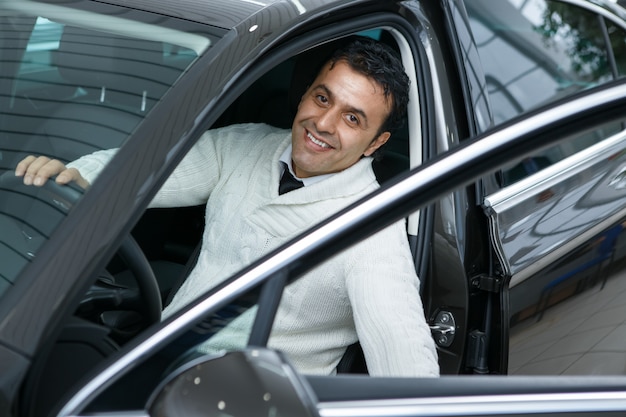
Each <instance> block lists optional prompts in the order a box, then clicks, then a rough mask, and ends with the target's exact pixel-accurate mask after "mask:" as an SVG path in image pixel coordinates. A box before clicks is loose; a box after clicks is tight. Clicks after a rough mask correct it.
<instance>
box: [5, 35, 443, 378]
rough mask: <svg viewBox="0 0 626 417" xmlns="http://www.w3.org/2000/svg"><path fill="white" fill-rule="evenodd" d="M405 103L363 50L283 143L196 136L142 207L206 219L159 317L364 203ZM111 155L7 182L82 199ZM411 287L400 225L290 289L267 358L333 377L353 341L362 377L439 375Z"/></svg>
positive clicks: (33, 169) (239, 334)
mask: <svg viewBox="0 0 626 417" xmlns="http://www.w3.org/2000/svg"><path fill="white" fill-rule="evenodd" d="M407 102H408V77H407V76H406V74H405V73H404V70H403V68H402V65H401V63H400V61H399V60H398V59H397V57H395V56H394V54H393V53H392V52H391V51H390V50H388V49H387V48H386V47H385V46H383V45H382V44H380V43H378V42H376V41H373V40H370V39H367V38H361V39H357V40H354V41H352V42H350V43H349V44H348V45H346V46H345V47H344V48H342V49H340V50H339V51H337V52H336V53H335V55H333V57H332V58H331V59H330V60H329V61H328V62H327V63H326V64H325V65H324V66H323V67H322V68H321V70H320V71H319V73H318V75H317V78H315V80H314V81H313V82H312V84H311V85H310V87H309V88H308V89H307V90H306V92H305V93H304V95H303V96H302V99H301V101H300V104H299V106H298V111H297V114H296V116H295V118H294V121H293V125H292V129H291V132H290V131H287V130H282V129H276V128H273V127H270V126H267V125H259V124H244V125H233V126H228V127H225V128H221V129H215V130H211V131H209V132H207V133H206V134H205V135H204V136H203V137H202V138H201V139H200V140H199V141H198V143H197V144H196V145H195V146H194V148H193V149H192V150H191V151H190V152H189V154H188V155H186V157H185V158H184V160H183V161H182V162H181V164H180V165H179V166H178V167H177V168H176V170H175V171H174V173H173V174H172V175H171V176H170V178H169V179H168V180H167V181H166V183H165V184H164V185H163V187H162V188H161V190H160V191H159V193H158V194H157V196H156V197H155V199H154V200H153V201H152V203H151V207H172V206H184V205H196V204H203V203H206V207H207V208H206V227H205V231H204V236H203V243H202V249H201V253H200V256H199V259H198V262H197V264H196V266H195V268H194V269H193V271H192V272H191V273H190V275H189V277H188V278H187V279H186V281H185V282H184V283H183V285H182V286H181V287H180V289H179V290H178V291H177V292H176V295H175V297H174V298H173V300H172V302H171V303H170V304H169V305H168V306H167V308H166V309H165V310H164V315H165V316H167V315H169V314H171V313H172V312H173V311H176V310H178V309H180V308H181V307H183V306H184V305H186V304H187V303H188V302H189V301H190V300H191V299H193V298H195V297H197V296H198V295H200V294H201V293H203V292H204V291H206V290H208V289H209V288H211V287H213V286H215V285H216V284H217V283H218V282H220V281H221V280H223V279H225V278H227V277H228V276H230V275H231V274H233V273H235V272H237V271H238V270H240V269H241V268H242V267H244V266H245V265H248V264H249V263H251V262H253V261H254V260H256V259H258V258H259V257H261V256H262V255H264V254H266V253H267V252H269V251H270V250H271V249H273V248H276V247H277V246H279V245H280V244H282V243H284V242H286V241H287V240H289V239H290V238H292V237H294V236H295V235H296V234H298V233H300V232H301V231H303V230H304V229H305V228H307V227H309V226H312V225H314V224H316V223H317V222H319V221H320V220H322V219H323V218H325V217H327V216H329V215H331V214H333V213H335V212H337V211H339V210H340V209H342V208H344V207H346V206H347V205H348V204H350V203H351V202H353V201H356V200H357V199H359V198H361V197H362V196H364V195H366V194H368V193H370V192H372V191H373V190H375V189H376V188H377V187H378V184H377V182H376V178H375V176H374V173H373V170H372V164H371V162H372V157H371V156H372V155H373V154H374V153H375V152H376V151H377V150H378V149H379V148H380V147H381V146H382V145H384V144H385V142H387V140H389V138H390V136H391V133H390V130H391V128H392V127H393V125H394V123H396V122H397V121H398V120H401V119H402V118H403V116H404V114H405V112H406V104H407ZM114 152H115V150H105V151H101V152H96V153H95V154H92V155H88V156H86V157H83V158H80V159H79V160H77V161H74V162H73V163H71V164H69V165H68V167H65V166H64V165H63V164H62V163H61V162H59V161H50V160H48V159H46V158H41V157H40V158H34V157H28V158H26V159H25V160H24V161H22V162H21V163H20V164H19V165H18V167H17V168H16V175H18V176H22V175H23V176H24V183H26V184H35V185H42V184H43V183H44V182H45V181H46V180H47V179H48V178H49V177H50V176H52V175H56V174H58V175H57V178H56V181H57V182H58V183H62V184H63V183H68V182H70V181H76V182H77V183H78V184H79V185H81V186H83V187H87V186H88V185H89V183H91V182H92V181H93V180H94V179H95V178H96V176H97V174H98V173H99V172H100V170H101V169H102V167H104V166H105V165H106V163H107V162H108V161H109V159H110V158H111V157H112V155H113V154H114ZM289 172H290V173H291V174H293V175H294V176H295V177H296V178H298V179H299V180H300V181H301V183H302V185H303V187H301V188H297V189H295V190H292V191H289V192H284V193H282V192H281V191H279V183H280V178H281V177H282V176H283V175H284V173H289ZM418 286H419V281H418V279H417V276H416V273H415V268H414V265H413V260H412V257H411V253H410V250H409V247H408V243H407V239H406V232H405V227H404V224H403V222H399V223H396V224H394V225H392V226H391V227H389V228H387V229H385V230H383V231H381V232H379V233H377V234H376V235H374V236H373V237H372V238H370V239H368V240H366V241H364V242H361V243H359V244H357V245H355V246H354V247H353V248H351V249H349V250H347V251H345V252H343V253H340V254H337V255H336V256H335V257H333V258H332V259H330V260H329V261H328V262H326V263H324V264H323V265H321V266H319V267H318V268H316V269H315V270H313V271H312V272H310V273H308V274H307V275H306V276H304V277H303V278H301V279H300V280H298V281H296V282H294V283H293V284H291V285H289V286H288V287H287V288H286V289H285V291H284V294H283V296H282V299H281V303H280V307H279V310H278V313H277V316H276V320H275V322H274V325H273V328H272V333H271V336H270V340H269V346H270V347H273V348H277V349H280V350H283V351H284V352H286V353H287V355H288V356H289V358H290V360H291V361H292V362H293V363H294V365H295V366H296V367H297V368H299V369H300V370H301V371H302V372H304V373H313V374H332V373H333V372H334V371H335V368H336V366H337V363H338V362H339V360H340V359H341V356H342V355H343V353H344V352H345V349H346V347H347V346H349V345H350V344H352V343H354V342H356V341H357V340H359V341H360V343H361V346H362V347H363V351H364V353H365V357H366V361H367V366H368V371H369V372H370V374H371V375H406V376H436V375H438V373H439V370H438V364H437V354H436V350H435V347H434V343H433V340H432V337H431V335H430V330H429V328H428V326H427V325H426V321H425V319H424V313H423V307H422V305H421V301H420V297H419V291H418ZM253 313H254V310H250V311H249V312H247V313H245V314H244V315H242V316H240V317H239V318H237V319H236V320H235V321H233V322H232V323H231V324H229V325H228V326H227V328H226V329H224V330H222V331H220V332H219V333H217V334H216V335H215V336H214V337H213V338H212V339H211V340H209V342H208V345H211V346H210V349H235V348H237V347H243V346H244V345H245V342H246V337H247V334H248V331H247V327H248V326H249V325H250V323H251V320H252V317H251V316H252V315H253ZM205 347H206V346H205ZM207 349H208V348H207Z"/></svg>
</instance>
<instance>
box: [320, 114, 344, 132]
mask: <svg viewBox="0 0 626 417" xmlns="http://www.w3.org/2000/svg"><path fill="white" fill-rule="evenodd" d="M340 117H341V115H340V114H339V112H337V111H334V110H333V109H326V110H325V111H324V112H323V113H322V114H320V116H319V117H318V119H317V129H318V130H319V131H320V132H326V133H334V132H335V129H336V128H337V123H339V118H340Z"/></svg>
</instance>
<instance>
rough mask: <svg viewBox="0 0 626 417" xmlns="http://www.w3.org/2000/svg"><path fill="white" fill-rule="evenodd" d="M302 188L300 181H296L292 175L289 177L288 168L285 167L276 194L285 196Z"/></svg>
mask: <svg viewBox="0 0 626 417" xmlns="http://www.w3.org/2000/svg"><path fill="white" fill-rule="evenodd" d="M302 186H304V184H303V183H302V181H299V180H297V179H296V178H295V177H294V176H293V175H291V172H290V171H289V167H287V166H286V165H285V170H284V172H283V176H282V177H281V178H280V184H279V186H278V194H285V193H288V192H289V191H293V190H295V189H296V188H300V187H302Z"/></svg>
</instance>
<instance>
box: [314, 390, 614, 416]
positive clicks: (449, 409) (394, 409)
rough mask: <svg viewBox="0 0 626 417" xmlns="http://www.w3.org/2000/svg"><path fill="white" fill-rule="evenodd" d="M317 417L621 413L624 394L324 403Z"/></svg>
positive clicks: (468, 397)
mask: <svg viewBox="0 0 626 417" xmlns="http://www.w3.org/2000/svg"><path fill="white" fill-rule="evenodd" d="M318 409H319V413H320V417H357V416H358V417H375V416H406V417H409V416H429V417H443V416H473V415H481V416H488V415H525V414H536V413H573V412H578V413H580V412H623V411H626V392H599V393H567V394H519V395H515V394H510V395H483V396H466V397H440V398H416V399H393V400H370V401H346V402H326V403H320V404H319V405H318Z"/></svg>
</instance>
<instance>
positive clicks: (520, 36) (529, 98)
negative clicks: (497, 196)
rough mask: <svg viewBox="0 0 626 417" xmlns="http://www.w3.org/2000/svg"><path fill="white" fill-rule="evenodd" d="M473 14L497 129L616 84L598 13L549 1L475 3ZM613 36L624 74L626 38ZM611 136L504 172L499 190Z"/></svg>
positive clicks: (587, 139) (591, 137)
mask: <svg viewBox="0 0 626 417" xmlns="http://www.w3.org/2000/svg"><path fill="white" fill-rule="evenodd" d="M468 11H469V14H470V22H471V26H472V30H473V32H474V36H475V39H476V42H477V45H478V51H479V54H480V56H481V60H482V64H483V67H484V71H485V76H486V80H487V90H488V94H489V100H490V101H491V106H492V111H493V117H494V122H495V123H496V124H500V123H503V122H505V121H507V120H509V119H511V118H513V117H515V116H517V115H519V114H522V113H524V112H527V111H529V110H531V109H533V108H536V107H538V106H540V105H543V104H546V103H549V102H551V101H554V100H557V99H560V98H563V97H566V96H568V95H570V94H572V93H574V92H576V91H579V90H582V89H585V88H589V87H593V86H595V85H599V84H602V83H605V82H607V81H610V80H612V79H613V78H614V75H613V74H614V73H615V72H616V70H615V69H614V68H612V64H611V62H612V59H611V58H612V57H611V54H610V53H609V51H608V50H607V44H606V42H605V36H604V19H603V18H601V17H600V16H598V15H596V14H595V13H592V12H589V11H587V10H585V9H583V8H580V7H577V6H574V5H571V4H568V3H562V2H558V1H549V0H533V1H520V0H508V1H502V2H497V3H495V2H489V7H487V4H486V2H485V1H478V2H475V3H474V2H470V3H469V4H468ZM608 29H609V34H610V36H611V39H612V43H613V44H614V45H615V55H616V61H617V64H618V68H619V67H620V66H622V67H623V66H624V63H623V60H625V59H626V50H624V48H625V47H624V32H623V31H622V30H621V29H619V28H617V27H615V26H614V25H609V28H608ZM622 51H623V52H622ZM619 128H620V127H619V125H616V126H613V127H609V128H608V129H611V131H613V132H614V131H617V129H619ZM609 133H610V132H609ZM606 135H607V131H606V129H605V130H603V131H602V132H595V133H594V132H592V133H590V134H588V135H585V136H584V137H581V138H579V139H577V140H576V141H572V142H570V143H568V144H564V145H559V146H558V147H555V148H552V149H549V150H547V151H544V152H542V153H540V154H537V155H534V156H532V157H530V158H528V159H527V160H525V161H523V162H521V163H519V164H516V165H513V166H510V167H508V168H507V169H504V170H503V172H502V175H501V178H500V180H501V185H502V186H506V185H509V184H512V183H514V182H516V181H518V180H520V179H522V178H525V177H527V176H528V175H530V174H532V173H535V172H537V171H539V170H540V169H542V168H545V167H546V166H549V165H551V164H553V163H555V162H557V161H559V160H561V159H563V158H564V157H567V156H569V155H571V154H572V153H574V152H577V151H579V150H581V149H584V148H585V147H586V146H589V145H591V144H593V143H596V142H597V140H599V139H601V138H604V137H606Z"/></svg>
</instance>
